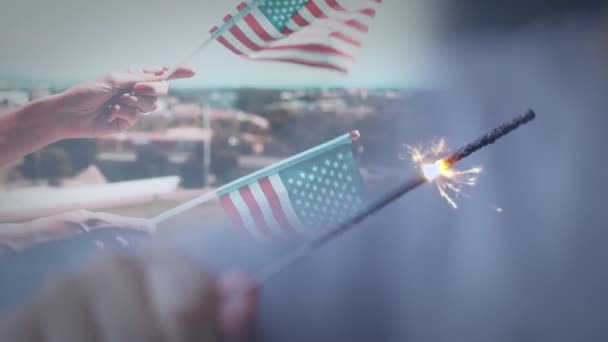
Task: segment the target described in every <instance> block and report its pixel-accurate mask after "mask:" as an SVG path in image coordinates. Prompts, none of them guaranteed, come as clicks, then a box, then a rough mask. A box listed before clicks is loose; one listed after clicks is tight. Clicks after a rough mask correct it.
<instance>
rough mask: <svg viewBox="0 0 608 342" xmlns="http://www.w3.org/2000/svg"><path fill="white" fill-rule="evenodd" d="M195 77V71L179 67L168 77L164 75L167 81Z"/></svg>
mask: <svg viewBox="0 0 608 342" xmlns="http://www.w3.org/2000/svg"><path fill="white" fill-rule="evenodd" d="M194 75H196V69H194V68H192V67H189V66H180V67H178V68H177V69H175V70H174V71H173V72H171V74H170V75H165V78H166V79H167V80H175V79H179V78H190V77H193V76H194Z"/></svg>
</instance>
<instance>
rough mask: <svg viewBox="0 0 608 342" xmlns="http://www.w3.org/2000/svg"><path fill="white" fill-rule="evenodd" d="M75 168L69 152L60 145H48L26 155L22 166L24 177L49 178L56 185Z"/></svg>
mask: <svg viewBox="0 0 608 342" xmlns="http://www.w3.org/2000/svg"><path fill="white" fill-rule="evenodd" d="M73 170H74V169H73V167H72V164H71V160H70V156H69V154H68V153H67V152H66V151H65V150H64V149H62V148H59V147H47V148H45V149H42V150H40V151H38V152H35V153H32V154H30V155H28V156H26V157H25V159H24V162H23V164H22V165H21V167H20V171H21V174H22V175H23V177H24V178H27V179H31V180H47V181H48V182H49V184H51V185H54V186H57V185H59V184H60V182H61V179H63V178H66V177H69V176H70V175H71V174H72V173H73Z"/></svg>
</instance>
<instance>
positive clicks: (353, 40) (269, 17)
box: [211, 0, 382, 73]
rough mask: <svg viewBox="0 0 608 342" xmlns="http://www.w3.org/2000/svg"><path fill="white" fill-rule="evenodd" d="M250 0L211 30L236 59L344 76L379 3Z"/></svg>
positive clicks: (370, 0)
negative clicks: (281, 64)
mask: <svg viewBox="0 0 608 342" xmlns="http://www.w3.org/2000/svg"><path fill="white" fill-rule="evenodd" d="M354 1H355V3H356V5H355V6H346V3H345V2H353V0H349V1H345V0H342V1H338V0H254V1H252V2H251V3H250V4H247V3H245V2H242V3H241V4H240V5H238V6H237V12H236V13H234V14H231V15H228V16H226V17H225V18H224V23H223V24H222V25H221V26H219V27H218V26H215V27H213V28H212V29H211V34H212V37H213V38H215V39H217V40H218V41H219V42H220V43H222V44H223V45H224V46H225V47H227V48H228V49H230V50H231V51H232V52H234V53H235V54H237V55H239V56H242V57H245V58H249V59H253V60H261V61H279V62H287V63H296V64H301V65H306V66H310V67H317V68H325V69H330V70H335V71H339V72H342V73H347V72H348V70H349V67H350V66H351V65H352V64H353V62H354V60H355V57H356V56H357V54H358V52H359V50H360V48H361V42H362V39H363V37H364V36H365V35H366V34H367V32H368V31H369V26H370V24H371V22H372V20H373V18H374V17H375V15H376V9H377V7H378V6H379V4H380V3H381V2H382V0H354Z"/></svg>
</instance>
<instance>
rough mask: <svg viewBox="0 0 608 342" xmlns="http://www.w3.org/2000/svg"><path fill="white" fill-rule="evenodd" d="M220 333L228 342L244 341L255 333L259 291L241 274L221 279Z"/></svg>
mask: <svg viewBox="0 0 608 342" xmlns="http://www.w3.org/2000/svg"><path fill="white" fill-rule="evenodd" d="M219 291H220V304H219V310H220V311H219V315H220V332H221V334H222V337H224V339H225V340H227V341H242V340H245V339H247V337H249V335H250V334H251V332H252V331H253V325H254V315H255V311H256V307H257V302H258V290H257V289H256V288H255V286H254V284H253V281H252V280H251V279H250V278H249V277H248V276H246V275H243V274H239V273H232V274H228V275H226V276H224V277H222V278H221V279H220V282H219Z"/></svg>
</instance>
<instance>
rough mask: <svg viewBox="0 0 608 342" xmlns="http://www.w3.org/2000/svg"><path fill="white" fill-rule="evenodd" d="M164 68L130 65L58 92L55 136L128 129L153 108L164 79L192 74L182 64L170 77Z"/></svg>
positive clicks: (164, 89)
mask: <svg viewBox="0 0 608 342" xmlns="http://www.w3.org/2000/svg"><path fill="white" fill-rule="evenodd" d="M167 72H168V68H167V67H130V68H127V69H125V70H118V71H115V72H111V73H108V74H106V75H103V76H101V77H99V78H97V79H95V80H92V81H89V82H85V83H83V84H80V85H77V86H75V87H73V88H71V89H69V90H67V91H66V92H64V93H62V94H60V95H59V96H57V97H55V100H54V103H53V107H54V108H53V110H52V112H54V113H55V114H54V117H53V121H55V122H54V123H53V124H55V125H56V126H57V129H58V132H57V135H58V137H57V138H58V139H65V138H88V137H97V136H101V135H105V134H111V133H117V132H121V131H124V130H126V129H129V128H130V127H132V126H133V125H135V123H136V122H137V118H138V116H139V115H140V114H146V113H150V112H153V111H154V110H156V101H157V98H158V97H159V96H164V95H167V94H168V92H169V83H168V82H167V81H168V80H172V79H178V78H189V77H192V76H194V74H195V71H194V70H193V69H191V68H186V67H181V68H179V69H177V70H176V71H175V72H173V73H172V74H171V75H170V77H167V76H168V75H166V73H167ZM165 78H166V79H165ZM52 127H54V126H52Z"/></svg>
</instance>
